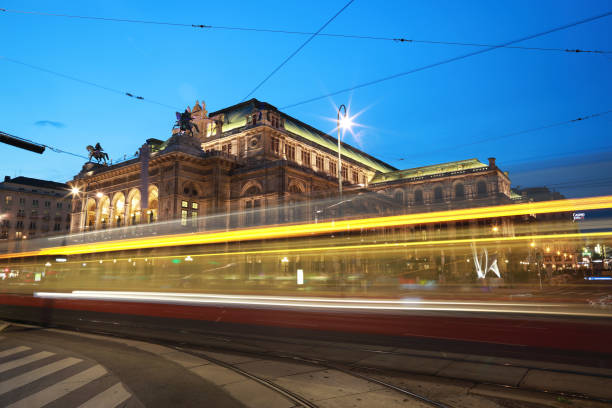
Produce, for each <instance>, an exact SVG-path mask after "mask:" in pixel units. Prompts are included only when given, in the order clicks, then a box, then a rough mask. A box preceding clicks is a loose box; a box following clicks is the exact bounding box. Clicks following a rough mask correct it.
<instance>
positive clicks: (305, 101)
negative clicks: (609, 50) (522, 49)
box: [281, 11, 612, 109]
mask: <svg viewBox="0 0 612 408" xmlns="http://www.w3.org/2000/svg"><path fill="white" fill-rule="evenodd" d="M610 15H612V11H608V12H606V13H603V14H598V15H596V16H593V17H588V18H585V19H582V20H578V21H575V22H573V23H569V24H564V25H562V26H559V27H555V28H551V29H549V30H546V31H542V32H540V33H537V34H531V35H528V36H526V37H522V38H519V39H516V40H512V41H508V42H506V43H503V44H500V45H494V46H492V47H489V48H486V49H484V50H478V51H473V52H470V53H467V54H463V55H460V56H458V57H452V58H448V59H445V60H442V61H438V62H434V63H432V64H427V65H424V66H421V67H418V68H414V69H411V70H409V71H404V72H399V73H397V74H393V75H389V76H386V77H382V78H378V79H374V80H372V81H368V82H364V83H362V84H359V85H355V86H351V87H349V88H344V89H340V90H338V91H334V92H330V93H327V94H324V95H321V96H317V97H315V98H310V99H306V100H303V101H301V102H297V103H293V104H291V105H286V106H283V107H281V109H289V108H294V107H296V106H300V105H305V104H307V103H311V102H316V101H319V100H321V99H326V98H329V97H332V96H336V95H339V94H343V93H346V92H350V91H354V90H356V89H361V88H365V87H368V86H371V85H376V84H379V83H381V82H386V81H390V80H392V79H396V78H401V77H403V76H407V75H410V74H414V73H417V72H421V71H426V70H428V69H431V68H435V67H438V66H441V65H446V64H450V63H451V62H456V61H460V60H463V59H466V58H469V57H473V56H476V55H480V54H484V53H486V52H490V51H493V50H497V49H499V48H503V47H507V46H509V45H512V44H516V43H519V42H523V41H527V40H531V39H534V38H538V37H542V36H544V35H547V34H551V33H554V32H557V31H561V30H565V29H568V28H571V27H575V26H578V25H581V24H585V23H590V22H592V21H595V20H599V19H601V18H604V17H608V16H610Z"/></svg>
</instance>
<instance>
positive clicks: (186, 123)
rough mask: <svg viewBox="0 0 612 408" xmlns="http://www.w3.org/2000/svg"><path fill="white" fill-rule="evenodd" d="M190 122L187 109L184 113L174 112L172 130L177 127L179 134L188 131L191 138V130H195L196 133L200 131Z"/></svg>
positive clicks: (190, 117) (189, 114) (189, 113)
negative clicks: (174, 120)
mask: <svg viewBox="0 0 612 408" xmlns="http://www.w3.org/2000/svg"><path fill="white" fill-rule="evenodd" d="M192 121H193V117H192V116H191V112H190V111H189V110H188V109H185V112H183V113H178V112H176V123H175V124H174V127H173V128H172V129H175V128H177V127H178V128H179V129H180V131H181V132H187V131H188V132H189V133H191V136H193V128H195V130H196V131H198V132H200V129H198V125H196V124H195V123H193V122H192Z"/></svg>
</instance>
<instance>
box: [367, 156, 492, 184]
mask: <svg viewBox="0 0 612 408" xmlns="http://www.w3.org/2000/svg"><path fill="white" fill-rule="evenodd" d="M485 167H488V165H486V164H484V163H481V162H480V161H478V159H468V160H460V161H454V162H449V163H442V164H434V165H432V166H424V167H415V168H413V169H406V170H398V171H391V172H388V173H384V174H377V175H376V176H374V178H373V179H372V180H371V181H370V183H384V182H387V181H394V180H403V179H410V178H415V177H432V176H436V175H443V174H446V173H451V172H453V171H461V170H471V169H479V168H485Z"/></svg>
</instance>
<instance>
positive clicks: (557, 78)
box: [0, 0, 612, 195]
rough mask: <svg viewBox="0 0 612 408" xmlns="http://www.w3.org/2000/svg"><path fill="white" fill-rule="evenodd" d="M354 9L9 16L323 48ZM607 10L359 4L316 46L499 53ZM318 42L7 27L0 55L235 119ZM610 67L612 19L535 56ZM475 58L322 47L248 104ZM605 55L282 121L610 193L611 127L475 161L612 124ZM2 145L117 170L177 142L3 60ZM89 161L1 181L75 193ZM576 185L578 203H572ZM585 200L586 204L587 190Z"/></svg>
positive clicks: (419, 162)
mask: <svg viewBox="0 0 612 408" xmlns="http://www.w3.org/2000/svg"><path fill="white" fill-rule="evenodd" d="M345 3H346V0H326V1H323V0H315V1H310V2H303V1H292V0H279V1H272V0H261V1H257V2H253V1H234V2H224V1H215V2H183V3H176V2H175V3H171V2H167V1H109V0H104V1H101V0H91V1H87V2H83V1H62V2H46V1H30V0H19V1H16V0H5V1H4V2H3V3H2V4H0V7H1V8H5V9H8V10H23V11H39V12H49V13H63V14H74V15H85V16H97V17H114V18H125V19H142V20H155V21H167V22H176V23H188V24H207V25H214V26H238V27H253V28H268V29H282V30H296V31H316V30H317V29H318V28H319V27H320V26H322V25H323V24H324V23H325V21H327V20H328V19H329V18H330V17H331V16H332V15H334V14H335V13H336V12H337V11H338V10H340V9H341V8H342V7H343V5H344V4H345ZM611 10H612V1H604V0H599V1H598V0H589V1H574V0H572V1H563V0H551V1H545V0H538V1H532V0H525V1H518V0H515V1H500V2H492V1H485V0H482V1H437V0H436V1H434V0H429V1H408V0H406V1H377V2H374V1H366V0H355V1H354V3H353V4H351V5H350V6H349V7H348V8H347V9H346V10H345V11H344V12H343V13H341V14H340V15H339V16H338V17H337V18H336V19H335V20H334V21H333V22H332V23H331V24H330V25H329V26H328V27H327V28H326V29H325V30H324V31H323V32H326V33H341V34H357V35H366V36H368V35H369V36H383V37H393V38H395V37H404V38H410V39H418V40H434V41H458V42H474V43H486V44H498V43H502V42H506V41H511V40H514V39H518V38H521V37H525V36H528V35H530V34H535V33H539V32H542V31H545V30H547V29H550V28H554V27H557V26H561V25H564V24H567V23H571V22H574V21H578V20H581V19H584V18H587V17H590V16H594V15H598V14H602V13H605V12H608V11H611ZM307 38H308V37H307V36H302V35H285V34H271V33H259V32H245V31H228V30H213V29H196V28H190V27H174V26H161V25H151V24H148V25H146V24H130V23H119V22H104V21H91V20H82V19H70V18H62V17H46V16H37V15H27V14H15V13H7V12H0V56H4V57H7V58H11V59H15V60H19V61H21V62H24V63H27V64H31V65H36V66H39V67H41V68H45V69H48V70H53V71H57V72H60V73H62V74H64V75H68V76H72V77H76V78H79V79H81V80H84V81H90V82H94V83H96V84H99V85H102V86H105V87H108V88H113V89H117V90H121V91H125V92H130V93H132V94H134V95H141V96H143V97H144V98H145V99H150V100H154V101H159V102H162V103H164V104H167V105H170V106H172V107H176V108H177V109H178V108H180V109H184V108H185V107H186V106H187V105H193V103H194V101H195V100H196V99H199V100H200V101H202V100H204V101H205V102H206V105H207V109H208V111H209V112H210V111H214V110H218V109H222V108H224V107H227V106H230V105H233V104H236V103H239V102H240V101H241V100H242V99H243V98H244V97H245V96H246V95H247V94H248V93H249V92H250V91H251V90H252V89H253V88H254V87H255V85H256V84H257V83H259V82H260V81H261V80H262V79H263V78H264V77H265V76H266V75H268V74H269V73H270V72H271V71H272V70H273V69H274V68H275V67H276V66H277V65H278V64H279V63H280V62H281V61H282V60H284V59H285V58H286V57H287V56H288V55H289V54H290V53H292V52H293V51H294V50H295V49H296V48H297V47H298V46H299V45H300V44H301V43H302V42H304V41H305V40H306V39H307ZM518 45H524V46H530V47H552V48H564V49H565V48H570V49H575V48H580V49H594V50H606V51H612V16H609V17H605V18H602V19H599V20H597V21H594V22H590V23H586V24H583V25H580V26H577V27H573V28H569V29H567V30H564V31H560V32H556V33H552V34H549V35H545V36H543V37H540V38H537V39H533V40H529V41H525V42H523V43H520V44H518ZM477 49H479V48H474V47H464V46H451V45H431V44H419V43H398V42H392V41H376V40H362V39H343V38H331V37H317V38H314V39H313V40H312V41H311V42H310V43H309V44H308V45H307V46H306V47H305V48H304V49H303V50H302V51H301V52H300V53H299V54H297V56H296V57H294V58H293V59H292V60H291V61H290V62H289V63H288V64H286V65H285V66H284V67H283V68H282V69H281V70H280V71H279V72H278V73H276V75H274V76H273V77H272V78H271V79H270V80H269V81H268V82H267V83H265V84H264V85H263V86H262V87H261V88H260V89H259V90H258V91H257V92H256V93H255V94H254V97H256V98H258V99H260V100H262V101H266V102H269V103H271V104H272V105H275V106H277V107H279V108H282V107H284V106H287V105H291V104H293V103H296V102H300V101H303V100H306V99H309V98H312V97H317V96H320V95H323V94H326V93H328V92H333V91H336V90H339V89H344V88H349V87H352V86H355V85H358V84H362V83H365V82H368V81H371V80H375V79H378V78H381V77H385V76H389V75H393V74H396V73H400V72H404V71H408V70H411V69H414V68H418V67H420V66H424V65H427V64H431V63H435V62H437V61H441V60H444V59H448V58H452V57H455V56H460V55H462V54H466V53H469V52H472V51H475V50H477ZM611 73H612V54H606V55H598V54H586V53H578V54H576V53H564V52H555V51H531V50H519V49H497V50H494V51H491V52H488V53H484V54H481V55H477V56H474V57H471V58H468V59H464V60H461V61H457V62H453V63H450V64H447V65H443V66H439V67H435V68H432V69H430V70H426V71H421V72H417V73H415V74H411V75H407V76H404V77H401V78H397V79H394V80H391V81H387V82H383V83H379V84H376V85H372V86H369V87H365V88H362V89H358V90H355V91H353V92H350V93H343V94H341V95H336V96H334V97H331V98H327V99H324V100H320V101H317V102H312V103H307V104H304V105H300V106H297V107H294V108H290V109H286V110H285V112H287V113H288V114H290V115H292V116H294V117H296V118H298V119H300V120H302V121H305V122H307V123H309V124H311V125H313V126H315V127H317V128H319V129H321V130H323V131H327V132H330V131H332V130H333V128H334V123H333V122H332V121H330V120H329V119H330V118H333V117H335V115H336V112H335V106H336V105H340V104H342V103H345V104H348V103H350V106H351V113H353V114H355V113H357V112H361V114H360V115H359V117H358V119H356V120H357V122H359V123H360V124H362V125H363V127H361V128H359V132H358V134H357V135H356V136H351V135H347V137H346V139H345V141H347V142H348V143H351V144H353V145H355V146H357V147H359V148H361V149H363V150H364V151H366V152H368V153H370V154H372V155H374V156H376V157H378V158H380V159H382V160H385V161H387V162H388V163H390V164H392V165H394V166H396V167H398V168H409V167H416V166H423V165H428V164H434V163H440V162H447V161H453V160H460V159H466V158H472V157H477V158H479V159H480V160H481V161H484V162H486V159H487V157H489V156H495V157H497V163H498V165H499V166H500V167H501V168H502V169H504V170H509V171H510V176H511V179H512V181H513V184H515V185H517V184H518V185H521V186H535V185H542V184H547V185H550V186H551V187H554V188H556V189H558V190H560V191H562V192H564V193H566V194H568V195H582V194H601V193H610V192H611V191H612V165H611V162H612V160H611V159H610V158H611V157H612V138H611V137H610V136H611V135H612V114H608V115H605V116H601V117H597V118H593V119H589V120H586V121H581V122H578V123H572V124H569V125H563V126H559V127H554V128H550V129H547V130H541V131H537V132H533V133H527V134H522V135H518V136H513V137H506V138H502V139H497V140H491V141H489V142H486V143H477V144H470V143H473V142H474V141H478V140H480V139H487V138H496V137H498V136H503V135H506V134H509V133H513V132H517V131H521V130H525V129H530V128H536V127H540V126H544V125H549V124H553V123H557V122H562V121H566V120H569V119H574V118H577V117H582V116H586V115H589V114H593V113H597V112H603V111H608V110H611V109H612V76H611ZM0 96H1V98H0V130H2V131H5V132H8V133H11V134H14V135H18V136H21V137H24V138H28V139H31V140H35V141H37V142H40V143H44V144H48V145H51V146H55V147H58V148H61V149H65V150H68V151H71V152H75V153H79V154H86V153H87V152H86V150H85V146H86V145H87V144H95V143H96V142H100V143H101V144H102V146H103V147H104V149H105V150H106V151H107V152H108V153H109V155H110V156H111V158H114V159H115V160H116V159H118V158H121V157H123V155H124V154H128V155H130V154H133V153H134V152H135V151H136V150H137V148H138V147H139V146H140V145H141V144H142V143H143V142H144V140H145V139H147V138H150V137H154V138H159V139H166V138H168V137H169V135H170V129H171V127H172V125H173V123H174V121H175V115H174V110H175V109H172V108H169V107H164V106H159V105H156V104H152V103H146V102H143V101H138V100H135V99H132V98H128V97H126V96H122V95H119V94H116V93H112V92H107V91H105V90H103V89H100V88H96V87H92V86H87V85H84V84H82V83H78V82H74V81H70V80H67V79H65V78H61V77H57V76H54V75H50V74H48V73H45V72H41V71H38V70H34V69H31V68H28V67H26V66H23V65H17V64H14V63H12V62H9V61H7V60H6V59H4V60H3V59H0ZM82 164H83V160H82V159H80V158H76V157H73V156H70V155H66V154H58V153H54V152H52V151H47V152H45V153H44V154H43V155H42V156H39V155H37V154H34V153H30V152H27V151H23V150H19V149H16V148H14V147H11V146H7V145H2V144H0V174H4V175H10V176H15V175H23V176H30V177H37V178H44V179H50V180H55V181H66V180H69V179H71V178H72V177H73V176H74V175H75V174H76V173H77V172H78V171H79V170H80V168H81V165H82ZM576 184H578V185H580V186H582V187H576ZM585 189H586V190H585Z"/></svg>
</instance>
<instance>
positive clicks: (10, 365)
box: [0, 351, 55, 373]
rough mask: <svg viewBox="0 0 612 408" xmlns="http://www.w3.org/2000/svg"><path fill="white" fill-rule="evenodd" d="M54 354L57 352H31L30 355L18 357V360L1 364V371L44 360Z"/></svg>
mask: <svg viewBox="0 0 612 408" xmlns="http://www.w3.org/2000/svg"><path fill="white" fill-rule="evenodd" d="M54 354H55V353H51V352H50V351H41V352H40V353H36V354H30V355H29V356H25V357H22V358H18V359H17V360H12V361H9V362H6V363H4V364H0V373H3V372H5V371H8V370H12V369H13V368H17V367H21V366H23V365H26V364H29V363H32V362H34V361H38V360H42V359H43V358H47V357H49V356H52V355H54Z"/></svg>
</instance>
